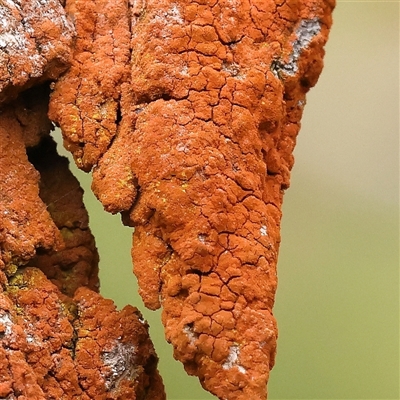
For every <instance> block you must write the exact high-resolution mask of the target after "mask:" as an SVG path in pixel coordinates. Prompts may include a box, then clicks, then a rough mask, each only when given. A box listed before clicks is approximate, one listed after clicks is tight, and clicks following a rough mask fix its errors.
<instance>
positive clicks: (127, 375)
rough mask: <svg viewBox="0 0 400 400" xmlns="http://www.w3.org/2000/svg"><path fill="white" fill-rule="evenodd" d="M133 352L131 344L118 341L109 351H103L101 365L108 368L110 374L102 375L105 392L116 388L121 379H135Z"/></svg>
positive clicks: (134, 357)
mask: <svg viewBox="0 0 400 400" xmlns="http://www.w3.org/2000/svg"><path fill="white" fill-rule="evenodd" d="M135 351H136V349H135V346H134V345H133V344H130V343H121V342H119V341H116V343H115V346H114V347H113V348H112V349H111V350H110V351H103V353H102V359H103V363H104V365H106V366H107V367H109V368H110V373H108V374H104V375H106V376H104V375H103V378H104V380H105V385H106V388H107V390H110V389H113V388H115V387H117V386H118V384H119V382H120V381H121V380H122V379H135V377H136V375H137V370H136V363H135V359H136V355H135Z"/></svg>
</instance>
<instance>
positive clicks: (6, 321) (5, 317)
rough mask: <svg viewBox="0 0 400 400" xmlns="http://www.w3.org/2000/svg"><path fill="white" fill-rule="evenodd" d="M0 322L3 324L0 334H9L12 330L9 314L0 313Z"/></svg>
mask: <svg viewBox="0 0 400 400" xmlns="http://www.w3.org/2000/svg"><path fill="white" fill-rule="evenodd" d="M0 324H1V325H3V327H4V328H3V332H1V333H0V335H3V336H9V335H10V334H11V332H12V327H13V325H14V324H13V322H12V321H11V318H10V314H9V313H7V312H6V313H4V314H2V315H0Z"/></svg>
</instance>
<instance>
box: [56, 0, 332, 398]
mask: <svg viewBox="0 0 400 400" xmlns="http://www.w3.org/2000/svg"><path fill="white" fill-rule="evenodd" d="M89 4H90V5H89ZM114 5H115V9H113V8H112V7H114ZM333 7H334V0H301V1H298V0H286V1H285V0H283V1H265V0H262V1H260V0H212V1H198V2H191V1H186V0H176V1H170V0H161V1H153V0H147V1H135V2H122V1H117V2H115V1H110V0H94V1H91V2H87V1H84V0H67V2H66V10H67V12H68V13H70V14H72V15H73V16H74V19H75V26H76V29H77V32H78V36H77V40H76V44H75V47H74V54H73V60H72V67H71V69H70V70H69V71H68V72H67V73H66V74H65V75H64V76H63V77H62V79H60V80H59V81H58V82H57V83H56V85H55V90H54V92H53V94H52V96H51V102H50V117H51V119H52V120H54V121H55V122H56V123H58V124H59V125H60V127H61V129H62V130H63V134H64V140H65V142H66V143H67V147H68V148H69V149H70V150H71V151H72V152H73V155H74V157H75V160H76V162H77V164H78V166H80V167H81V168H82V169H84V170H90V169H93V190H94V192H95V194H96V195H97V197H98V198H99V200H100V201H101V202H102V203H103V205H104V207H105V209H106V210H107V211H110V212H112V213H116V212H121V213H122V214H123V217H124V222H125V223H126V224H128V225H131V226H134V227H135V231H134V235H133V248H132V256H133V262H134V270H135V274H136V276H137V278H138V281H139V285H140V293H141V295H142V297H143V300H144V302H145V304H146V305H147V306H148V307H149V308H151V309H156V308H158V307H160V306H162V307H163V323H164V326H165V333H166V337H167V340H168V341H170V342H171V343H172V345H173V347H174V355H175V357H176V358H177V359H179V360H181V361H182V362H183V364H184V366H185V368H186V370H187V371H188V373H190V374H194V375H197V376H198V377H199V378H200V381H201V383H202V384H203V386H204V387H205V388H206V389H207V390H209V391H211V392H212V393H214V394H215V395H217V396H218V397H219V398H221V399H248V398H250V399H265V398H266V383H267V381H268V377H269V372H270V369H271V368H272V367H273V365H274V360H275V352H276V338H277V328H276V322H275V319H274V317H273V313H272V307H273V304H274V297H275V290H276V263H277V256H278V249H279V243H280V233H279V232H280V219H281V206H282V196H283V191H284V190H285V189H287V188H288V187H289V179H290V170H291V168H292V166H293V155H292V152H293V149H294V146H295V143H296V136H297V133H298V131H299V127H300V118H301V115H302V111H303V106H304V104H305V95H306V92H307V91H308V90H309V89H310V87H312V86H313V85H315V83H316V82H317V80H318V76H319V74H320V72H321V69H322V65H323V64H322V59H323V55H324V50H323V47H324V45H325V43H326V40H327V37H328V32H329V28H330V26H331V13H332V9H333ZM105 16H108V18H106V17H105ZM116 18H118V21H116Z"/></svg>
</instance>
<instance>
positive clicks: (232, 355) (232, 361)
mask: <svg viewBox="0 0 400 400" xmlns="http://www.w3.org/2000/svg"><path fill="white" fill-rule="evenodd" d="M239 355H240V350H239V346H238V345H233V346H231V347H230V348H229V354H228V358H227V359H226V361H225V362H224V363H223V364H222V368H223V369H231V368H234V367H237V369H238V370H239V372H240V373H242V374H245V373H246V369H245V368H244V367H243V366H241V365H240V364H239Z"/></svg>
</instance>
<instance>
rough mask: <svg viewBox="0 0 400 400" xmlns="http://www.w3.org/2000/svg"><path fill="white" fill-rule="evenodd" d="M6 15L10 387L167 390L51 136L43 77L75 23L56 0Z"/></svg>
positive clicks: (2, 248)
mask: <svg viewBox="0 0 400 400" xmlns="http://www.w3.org/2000/svg"><path fill="white" fill-rule="evenodd" d="M0 18H1V19H2V25H1V27H0V58H1V59H2V60H5V62H4V63H2V65H1V66H2V67H4V68H3V69H1V68H0V103H1V102H2V104H1V105H0V397H1V398H7V399H18V400H24V399H32V400H45V399H55V398H60V399H65V400H70V399H83V400H85V399H91V398H96V399H115V400H117V399H120V400H122V399H127V398H130V399H133V398H135V399H138V400H139V399H140V400H146V399H147V400H163V399H165V394H164V389H163V384H162V380H161V378H160V376H159V374H158V371H157V356H156V354H155V352H154V348H153V345H152V343H151V341H150V339H149V335H148V326H147V323H146V322H145V321H144V320H143V318H142V316H141V315H140V313H139V311H138V310H137V309H136V308H133V307H130V306H127V307H125V308H124V309H123V310H121V311H117V310H116V307H115V305H114V304H113V302H112V301H111V300H105V299H103V298H102V297H101V296H100V295H99V294H98V293H96V291H97V290H98V287H99V281H98V275H97V274H98V265H97V264H98V254H97V250H96V247H95V243H94V238H93V236H92V234H91V232H90V229H89V227H88V215H87V212H86V210H85V208H84V205H83V201H82V200H83V199H82V195H83V190H82V189H81V188H80V185H79V182H78V181H77V180H76V179H75V177H74V176H73V175H72V174H71V172H70V171H69V169H68V160H67V159H66V158H64V157H60V156H59V155H58V154H57V151H56V145H55V142H54V141H53V140H52V139H51V138H50V137H49V132H50V130H51V129H52V123H51V122H50V120H49V119H48V117H47V108H48V100H49V98H48V95H49V92H50V88H49V82H47V83H43V82H46V81H48V79H49V78H51V79H55V78H57V77H58V75H59V74H60V73H61V72H62V71H64V70H65V69H66V68H67V66H68V62H69V56H70V54H71V48H70V45H71V38H72V34H73V32H74V29H73V25H72V23H71V21H70V20H69V19H68V18H67V16H66V13H65V11H64V9H63V7H62V5H61V4H60V3H59V2H58V1H57V0H50V1H46V2H38V1H36V0H30V1H19V2H12V1H9V2H6V3H5V4H1V5H0ZM6 39H7V40H6ZM39 83H40V85H39V86H35V85H38V84H39ZM27 88H29V89H27Z"/></svg>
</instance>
